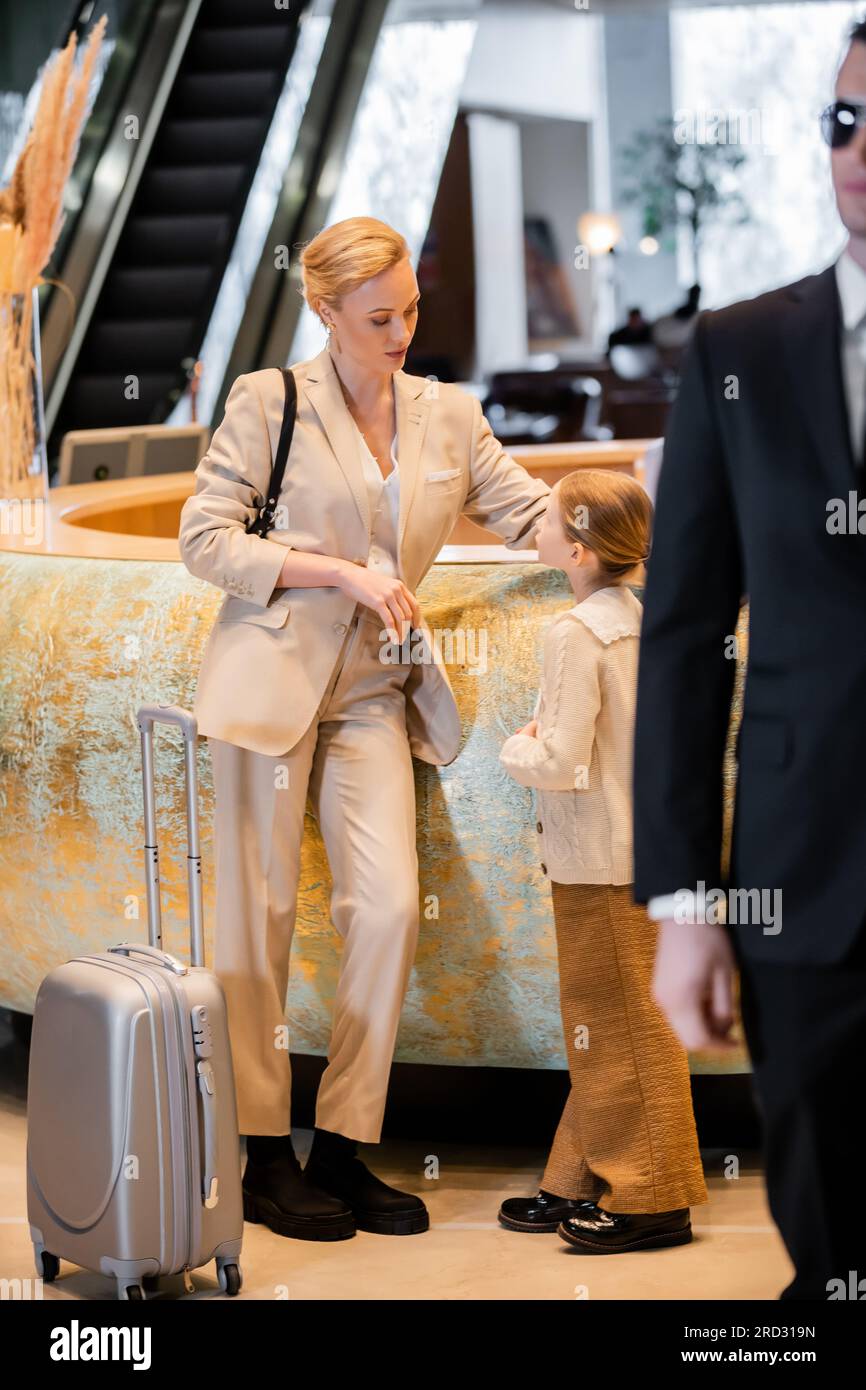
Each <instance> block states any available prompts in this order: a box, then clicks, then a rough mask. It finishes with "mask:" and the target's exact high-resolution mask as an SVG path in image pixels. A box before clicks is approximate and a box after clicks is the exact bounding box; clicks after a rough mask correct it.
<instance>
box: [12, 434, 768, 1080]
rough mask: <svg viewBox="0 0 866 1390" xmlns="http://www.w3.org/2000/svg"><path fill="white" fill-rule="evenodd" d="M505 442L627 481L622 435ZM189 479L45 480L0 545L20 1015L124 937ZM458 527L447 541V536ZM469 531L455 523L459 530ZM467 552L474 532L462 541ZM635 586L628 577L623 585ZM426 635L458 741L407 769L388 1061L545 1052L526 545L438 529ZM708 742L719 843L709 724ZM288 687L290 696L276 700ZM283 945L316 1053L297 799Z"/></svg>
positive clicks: (168, 870) (550, 967)
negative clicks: (46, 980) (565, 442)
mask: <svg viewBox="0 0 866 1390" xmlns="http://www.w3.org/2000/svg"><path fill="white" fill-rule="evenodd" d="M550 449H551V450H553V451H555V452H550V451H548V452H546V453H545V451H544V450H518V449H515V450H514V451H513V452H514V454H515V456H523V457H522V461H523V462H524V463H525V464H526V466H527V467H528V468H529V471H530V472H533V473H539V474H540V475H541V476H544V477H545V478H547V479H548V480H550V481H551V482H552V481H554V480H555V478H556V477H557V476H560V475H561V474H562V473H565V472H569V471H570V470H571V469H572V468H574V467H580V466H586V465H591V466H594V467H613V468H622V469H626V470H628V471H632V470H633V469H634V467H635V461H636V460H637V459H638V458H639V456H640V453H641V450H642V446H641V442H640V441H625V442H623V443H616V444H611V445H570V446H567V447H563V446H550ZM191 488H192V475H191V474H172V475H166V476H163V477H158V478H138V479H132V480H129V481H127V482H124V483H95V484H87V485H85V486H81V487H69V488H58V489H55V490H53V491H52V492H51V493H50V494H49V502H48V506H47V508H45V509H44V510H43V515H42V518H41V523H40V521H39V518H37V517H31V518H30V520H29V522H28V520H27V518H26V517H24V516H22V517H21V518H20V519H19V521H18V522H17V523H15V522H14V520H13V521H12V524H10V521H9V519H7V521H6V524H5V526H4V528H3V534H2V535H0V579H2V592H3V603H2V605H0V645H2V651H3V666H2V676H0V759H2V776H0V797H2V813H3V830H2V836H0V875H2V881H3V885H4V893H3V899H2V906H0V912H2V931H0V1003H2V1004H5V1005H7V1006H9V1007H12V1008H14V1009H18V1010H23V1011H30V1010H31V1009H32V1007H33V1001H34V998H35V994H36V990H37V988H38V986H39V982H40V980H41V979H42V977H43V975H44V974H45V973H46V971H47V970H49V969H51V968H52V967H53V966H54V965H56V964H58V963H59V962H61V961H64V960H66V959H68V958H69V957H70V956H73V955H76V954H80V953H81V952H85V951H94V950H104V949H105V948H106V947H107V946H108V945H111V944H114V943H115V942H118V941H122V940H127V939H137V940H141V941H144V940H146V936H147V926H146V921H147V919H146V908H145V899H144V871H143V854H142V841H143V828H142V800H141V783H140V759H139V742H138V733H137V730H136V724H135V713H136V710H137V708H138V706H139V705H140V704H142V703H143V702H145V701H156V702H159V703H163V704H165V703H171V704H179V705H184V706H186V707H187V708H190V707H191V706H192V702H193V694H194V689H195V681H196V674H197V670H198V665H199V659H200V655H201V650H202V646H203V643H204V641H205V638H206V635H207V632H208V630H209V628H210V625H211V623H212V621H213V619H214V617H215V614H216V611H217V609H218V607H219V605H220V602H221V600H222V593H221V591H219V590H217V589H215V588H213V587H212V586H209V585H207V584H204V583H203V582H201V581H199V580H197V579H194V578H193V577H192V576H191V575H190V574H189V573H188V572H187V570H186V569H185V567H184V566H183V564H182V563H181V561H180V559H179V556H178V549H177V542H176V539H175V537H176V535H177V529H178V517H179V513H180V508H181V506H182V503H183V500H184V498H185V497H186V496H187V495H188V493H189V491H190V490H191ZM470 526H471V527H472V530H471V531H470V530H469V529H467V528H469V527H470ZM473 533H477V535H476V534H473ZM475 542H477V544H476V543H475ZM637 588H638V592H639V591H640V590H639V586H637ZM418 597H419V600H420V602H421V604H422V607H423V609H424V613H425V616H426V618H427V621H428V622H429V624H430V627H431V628H433V629H434V630H437V629H438V630H440V632H443V633H448V632H452V633H455V632H462V633H463V634H466V635H467V637H468V638H469V640H468V642H467V645H466V649H465V650H462V651H461V650H460V644H459V643H456V644H455V651H454V653H453V654H452V655H453V656H454V659H453V660H449V652H448V648H447V644H446V642H445V641H443V655H444V657H445V660H446V662H447V663H448V671H449V676H450V678H451V681H452V684H453V686H454V691H455V695H456V698H457V701H458V705H459V707H460V711H461V715H462V722H463V730H464V738H463V744H462V748H461V752H460V754H459V756H458V758H457V759H456V761H455V762H453V763H451V764H450V765H449V766H448V767H444V768H437V767H432V766H430V765H428V764H426V763H421V762H418V761H416V762H415V775H416V792H417V836H418V853H419V862H420V873H421V877H420V901H421V914H422V917H421V937H420V943H419V947H418V953H417V959H416V965H415V969H414V971H413V975H412V981H411V985H410V989H409V993H408V996H407V999H406V1004H405V1008H404V1011H403V1016H402V1022H401V1027H400V1032H399V1037H398V1041H397V1049H396V1053H395V1057H396V1060H398V1061H408V1062H438V1063H445V1064H453V1065H457V1066H460V1065H465V1066H468V1065H489V1066H512V1067H527V1068H530V1067H537V1068H558V1067H563V1066H564V1065H565V1054H564V1048H563V1040H562V1033H561V1026H560V1019H559V1000H558V987H557V975H556V945H555V938H554V931H553V918H552V912H551V906H550V890H549V884H548V881H547V879H546V878H545V877H544V875H543V874H542V872H541V869H540V866H539V862H538V861H539V855H538V851H537V847H536V839H537V836H536V831H535V815H534V812H533V794H532V792H531V791H529V790H527V789H526V788H523V787H520V786H518V785H517V784H516V783H514V782H513V781H512V780H511V779H510V778H509V777H508V776H507V775H506V773H505V772H504V770H503V769H502V767H501V765H500V763H499V761H498V751H499V748H500V746H501V744H502V741H503V740H504V739H505V738H506V737H507V735H508V734H510V733H512V732H513V731H514V730H515V729H516V728H518V727H519V726H520V725H521V724H523V723H525V721H526V720H527V719H528V718H529V717H530V714H531V711H532V707H533V704H534V700H535V693H536V689H537V684H538V662H539V657H540V652H541V643H542V639H543V633H544V629H545V627H546V626H547V624H548V622H549V621H550V620H551V619H552V618H553V617H554V615H555V614H557V613H558V612H559V611H561V610H562V609H563V608H564V607H568V606H570V603H571V591H570V589H569V587H568V584H567V582H566V580H565V577H564V576H563V575H562V574H561V572H560V571H558V570H551V569H547V568H545V567H543V566H539V565H538V564H537V563H536V562H535V556H534V552H529V551H527V552H523V553H522V554H518V553H515V552H512V551H509V550H507V549H506V548H505V547H503V546H502V545H501V544H500V543H499V542H498V538H496V537H495V536H494V537H491V536H489V535H488V534H485V533H483V532H479V531H478V528H477V527H474V526H473V525H472V523H469V522H468V521H465V520H461V522H460V524H459V526H458V528H456V530H455V533H454V535H453V536H452V538H451V543H450V544H449V545H448V546H446V547H445V548H444V549H443V551H442V552H441V553H440V555H439V557H438V560H437V563H436V564H435V565H434V566H433V568H432V569H431V571H430V573H429V574H428V576H427V578H426V579H425V580H424V582H423V583H422V584H421V585H420V587H419V589H418ZM745 636H746V634H745V613H743V615H741V624H740V637H741V639H742V640H741V643H740V653H741V661H740V668H739V671H738V679H737V700H736V708H735V711H734V717H733V719H732V726H731V731H730V732H731V737H730V741H729V747H728V753H727V756H726V769H725V776H726V810H727V816H726V819H727V826H728V833H729V829H730V813H731V802H732V794H733V785H734V772H735V769H734V764H733V758H732V747H733V736H734V732H735V727H736V722H737V718H738V714H737V711H738V709H739V697H740V689H741V684H742V663H743V661H744V658H745ZM286 694H287V698H291V692H287V693H286ZM199 776H200V806H201V822H202V856H203V865H204V875H203V877H204V899H205V942H206V949H207V959H208V960H212V950H211V946H212V939H211V932H212V924H213V872H212V867H213V842H212V805H213V785H212V779H211V770H210V759H209V756H208V751H207V744H206V740H204V739H202V740H201V744H200V749H199ZM156 786H157V813H158V820H159V829H160V850H161V872H162V878H163V917H164V946H165V949H166V950H169V951H173V952H175V953H176V954H178V955H180V956H181V957H186V956H187V951H188V948H187V940H186V934H185V927H184V924H185V866H184V854H185V849H184V834H185V820H184V800H183V764H182V751H181V746H180V741H179V738H178V736H177V731H176V730H175V729H171V728H165V727H162V728H160V729H159V730H158V732H157V739H156ZM306 831H307V833H306V834H305V840H304V851H303V870H302V880H301V889H300V894H299V901H298V923H297V929H296V936H295V942H294V946H293V954H292V969H291V981H290V988H289V1007H288V1011H287V1012H288V1017H289V1018H290V1020H291V1034H290V1046H291V1049H292V1051H294V1052H300V1053H314V1054H321V1053H324V1052H325V1050H326V1046H327V1040H328V1036H329V1023H330V1011H331V1002H332V998H333V994H334V990H335V986H336V978H337V968H338V962H339V952H340V941H339V938H338V937H337V935H336V933H335V932H334V931H333V929H332V927H331V925H330V921H329V913H328V901H329V892H330V876H329V872H328V865H327V859H326V856H325V853H324V849H323V845H322V841H321V839H320V836H319V833H318V828H317V826H316V823H315V820H314V819H313V818H312V815H311V814H310V813H309V811H308V817H307V827H306ZM692 1069H693V1070H695V1071H716V1070H724V1071H744V1070H747V1069H748V1062H747V1059H746V1056H745V1052H744V1050H743V1049H742V1047H740V1048H738V1050H737V1051H736V1052H735V1053H731V1054H728V1055H726V1056H725V1057H724V1058H723V1059H719V1058H716V1057H713V1056H710V1055H706V1056H695V1057H693V1058H692Z"/></svg>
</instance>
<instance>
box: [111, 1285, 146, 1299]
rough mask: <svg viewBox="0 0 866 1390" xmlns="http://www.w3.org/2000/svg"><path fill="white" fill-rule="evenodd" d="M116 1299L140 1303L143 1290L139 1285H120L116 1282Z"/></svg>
mask: <svg viewBox="0 0 866 1390" xmlns="http://www.w3.org/2000/svg"><path fill="white" fill-rule="evenodd" d="M117 1297H118V1298H119V1299H121V1300H124V1301H128V1302H130V1303H132V1302H136V1303H142V1302H143V1301H144V1289H143V1288H142V1287H141V1285H140V1284H122V1283H121V1282H120V1281H119V1280H118V1284H117Z"/></svg>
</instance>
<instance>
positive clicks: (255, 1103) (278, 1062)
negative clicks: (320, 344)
mask: <svg viewBox="0 0 866 1390" xmlns="http://www.w3.org/2000/svg"><path fill="white" fill-rule="evenodd" d="M301 269H302V278H303V285H304V295H305V298H306V301H307V303H308V304H309V306H310V307H311V309H312V310H313V311H314V312H315V313H316V314H318V316H319V317H320V318H321V320H322V322H323V324H324V325H325V326H326V327H327V330H328V343H327V346H326V347H325V348H324V349H323V351H322V352H320V353H319V354H318V356H317V357H314V358H312V359H311V360H310V361H307V362H301V363H298V364H295V365H294V367H293V372H294V376H295V380H296V383H297V392H298V409H297V418H296V422H295V429H294V435H293V438H292V445H291V450H290V453H289V458H288V462H287V466H286V471H285V478H284V482H283V487H282V491H281V493H280V496H279V499H278V502H279V505H278V507H277V512H276V518H275V526H274V529H273V530H272V531H271V532H270V533H269V534H268V536H267V537H265V538H263V537H260V536H256V535H252V534H248V533H247V531H246V529H245V528H246V525H247V524H248V523H249V522H250V521H251V520H252V518H253V517H254V516H255V515H256V509H257V507H258V505H259V504H260V503H261V502H262V500H263V499H264V497H265V493H266V489H267V484H268V478H269V474H270V467H271V459H272V455H273V453H274V451H275V449H276V444H277V440H278V437H279V431H280V424H281V419H282V413H283V398H284V393H283V382H282V377H281V374H280V372H279V371H278V370H277V369H275V368H268V369H265V370H263V371H258V372H250V373H248V374H246V375H243V376H240V377H238V378H237V380H236V381H235V382H234V384H233V386H232V389H231V391H230V393H229V396H228V399H227V401H226V408H225V415H224V418H223V420H222V422H221V424H220V426H219V428H218V429H217V430H216V431H215V433H214V436H213V439H212V441H211V444H210V447H209V449H208V452H207V454H206V455H205V457H204V458H203V459H202V460H201V462H200V463H199V465H198V468H197V469H196V484H195V492H194V494H193V496H192V497H190V498H189V500H188V501H187V502H186V504H185V506H184V509H183V513H182V517H181V527H180V548H181V554H182V556H183V560H184V563H185V564H186V566H187V568H188V569H189V570H190V571H191V572H192V573H193V574H195V575H197V576H199V577H200V578H202V579H205V580H208V581H209V582H210V583H212V584H215V585H217V586H218V587H219V588H221V589H223V590H224V591H225V593H226V598H225V600H224V602H223V606H222V608H221V609H220V612H219V613H218V615H217V619H216V622H215V624H214V626H213V629H212V631H211V633H210V635H209V637H208V641H207V645H206V648H205V652H204V655H203V658H202V666H201V671H200V674H199V681H198V688H197V692H196V702H195V713H196V716H197V718H198V723H199V729H200V731H201V733H203V734H205V735H207V737H208V743H209V747H210V750H211V757H212V762H213V775H214V789H215V801H216V812H215V844H216V848H215V858H216V898H217V903H216V942H215V960H214V967H215V969H216V972H217V974H218V975H219V977H220V979H221V982H222V984H223V987H224V989H225V993H226V999H227V1003H228V1011H229V1026H230V1032H231V1040H232V1053H233V1057H234V1067H235V1080H236V1086H237V1095H238V1115H239V1125H240V1130H241V1132H242V1133H244V1134H246V1135H247V1136H248V1139H247V1164H246V1168H245V1171H244V1178H243V1184H244V1212H245V1216H246V1218H247V1219H248V1220H251V1221H263V1222H264V1223H265V1224H266V1225H268V1226H270V1227H271V1229H272V1230H275V1231H278V1232H280V1233H281V1234H283V1235H288V1236H300V1237H302V1238H307V1239H314V1240H328V1239H341V1238H344V1237H346V1236H350V1235H353V1234H354V1232H355V1230H356V1229H362V1230H372V1231H379V1232H383V1233H387V1234H394V1235H403V1234H410V1233H413V1232H417V1231H423V1230H426V1229H427V1226H428V1224H429V1223H428V1216H427V1211H426V1208H425V1206H424V1203H423V1202H422V1201H421V1199H420V1198H419V1197H417V1196H414V1195H412V1194H410V1193H405V1192H399V1191H397V1190H396V1189H394V1188H392V1187H389V1186H387V1185H386V1184H385V1183H384V1182H382V1181H381V1180H380V1179H379V1178H377V1177H376V1176H375V1175H374V1174H373V1173H371V1172H370V1170H369V1169H368V1168H367V1167H366V1166H365V1164H364V1163H362V1161H361V1159H360V1158H359V1157H358V1156H357V1153H356V1145H357V1142H358V1141H360V1142H364V1143H376V1142H377V1141H378V1140H379V1138H380V1134H381V1128H382V1117H383V1113H384V1108H385V1099H386V1093H387V1087H388V1077H389V1072H390V1067H391V1060H392V1056H393V1050H394V1040H395V1036H396V1032H397V1025H398V1022H399V1017H400V1010H401V1007H402V1003H403V997H404V994H405V990H406V986H407V983H408V979H409V972H410V970H411V967H412V961H413V959H414V954H415V946H416V941H417V936H418V928H419V902H418V897H419V888H418V860H417V852H416V845H415V798H414V780H413V773H412V754H414V755H415V756H416V757H418V758H420V759H422V760H423V761H425V762H430V763H435V764H446V763H449V762H452V761H453V760H454V758H455V757H456V756H457V752H458V749H459V743H460V722H459V718H458V715H457V707H456V703H455V700H454V696H453V692H452V690H451V686H450V683H449V681H448V676H447V673H446V671H445V668H444V666H443V665H442V662H441V658H440V656H439V652H438V648H437V647H436V645H435V644H433V646H432V648H431V645H430V641H429V638H430V632H429V628H428V627H427V625H426V623H425V622H424V619H423V615H422V613H421V610H420V607H419V604H418V600H417V598H416V597H415V589H416V588H417V586H418V584H419V583H420V581H421V580H422V579H423V577H424V575H425V574H426V573H427V571H428V569H429V568H430V566H431V565H432V563H433V561H434V560H435V558H436V555H437V553H438V551H439V549H440V548H441V546H442V545H443V544H445V543H446V541H447V539H448V537H449V535H450V533H451V530H452V527H453V526H454V523H455V521H456V519H457V517H458V516H459V515H460V514H461V512H462V513H465V514H467V515H469V516H471V517H473V518H475V519H476V520H477V521H479V522H480V523H481V524H482V525H484V526H488V527H490V528H491V529H492V530H494V531H495V532H496V533H497V534H498V535H499V536H500V537H501V538H502V539H503V540H504V542H505V544H506V545H507V546H509V547H511V548H512V549H515V550H517V549H524V548H527V547H531V546H533V545H534V537H535V530H536V527H537V525H538V523H539V522H540V520H541V518H542V516H543V514H544V511H545V509H546V506H547V498H548V496H549V489H548V487H547V486H546V485H545V484H544V483H543V482H541V481H540V480H539V479H534V478H532V477H530V475H529V474H528V473H527V472H526V470H525V469H523V468H521V467H520V465H519V464H517V463H516V462H515V461H514V460H513V459H512V458H510V457H509V456H508V455H507V454H506V453H505V452H504V450H503V449H502V447H501V446H500V445H499V443H498V442H497V440H496V439H495V438H494V436H493V433H492V431H491V429H490V426H489V424H488V423H487V421H486V420H485V418H484V416H483V414H482V412H481V408H480V405H479V403H478V401H477V400H476V399H475V398H474V397H473V396H471V395H469V394H468V393H466V392H464V391H462V390H461V389H460V388H459V387H457V386H455V385H449V384H445V383H439V382H436V381H428V380H426V379H425V378H423V377H416V376H410V375H407V373H405V372H404V371H403V370H402V363H403V361H404V359H405V355H406V351H407V349H408V347H409V343H410V342H411V340H412V335H413V333H414V331H415V325H416V323H417V318H418V301H419V298H420V296H419V292H418V284H417V281H416V278H415V274H414V271H413V269H412V264H411V260H410V256H409V249H408V247H407V245H406V242H405V241H404V240H403V238H402V236H400V234H399V233H398V232H396V231H394V229H393V228H391V227H389V226H387V225H386V224H385V223H383V222H379V221H377V220H376V219H375V218H370V217H356V218H349V219H347V220H346V221H343V222H338V223H336V224H335V225H334V226H332V227H329V228H327V229H326V230H325V231H323V232H321V233H319V235H318V236H316V237H314V238H313V240H312V241H311V242H309V243H308V244H307V246H306V247H305V248H304V250H303V252H302V254H301ZM383 629H385V631H383ZM386 635H387V637H389V638H391V639H392V645H391V651H392V652H393V651H394V650H395V649H396V652H397V656H398V659H397V660H381V659H380V653H381V655H382V656H383V657H385V656H386V655H387V654H388V649H387V648H383V639H385V637H386ZM419 641H420V643H421V650H420V651H419V645H418V644H419ZM398 643H402V644H403V645H402V646H399V645H397V644H398ZM419 655H421V656H422V657H423V658H425V659H422V660H420V661H419V660H418V659H417V658H418V656H419ZM413 657H414V660H413V659H412V658H413ZM308 795H309V799H310V803H311V806H312V809H313V812H314V814H315V816H316V819H317V821H318V823H319V826H320V828H321V833H322V837H323V840H324V844H325V849H326V852H327V855H328V863H329V866H330V870H331V876H332V879H333V892H332V896H331V918H332V921H333V924H334V926H335V928H336V929H337V931H338V932H339V934H340V935H341V937H342V939H343V953H342V960H341V965H340V975H339V984H338V988H337V995H336V1001H335V1008H334V1020H333V1028H332V1034H331V1042H330V1047H329V1049H328V1065H327V1067H326V1068H325V1071H324V1074H323V1076H322V1080H321V1083H320V1086H319V1092H318V1096H317V1102H316V1128H315V1135H314V1140H313V1147H312V1151H311V1153H310V1157H309V1159H308V1161H307V1164H306V1167H305V1168H304V1170H303V1172H302V1171H301V1168H300V1165H299V1164H298V1161H297V1158H296V1156H295V1154H294V1150H293V1147H292V1141H291V1137H290V1122H289V1116H290V1068H289V1046H288V1039H287V1036H286V1027H285V1012H284V1011H285V1001H286V990H287V985H288V969H289V949H290V943H291V937H292V931H293V927H294V921H295V911H296V902H297V891H298V873H299V865H300V850H301V840H302V836H303V826H304V807H305V802H306V798H307V796H308Z"/></svg>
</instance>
